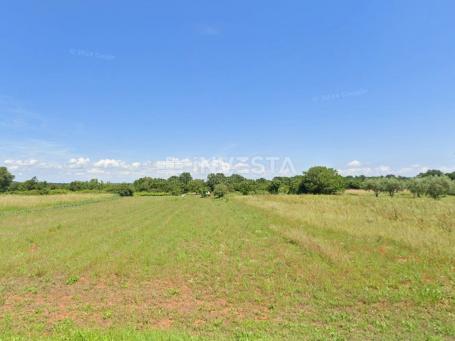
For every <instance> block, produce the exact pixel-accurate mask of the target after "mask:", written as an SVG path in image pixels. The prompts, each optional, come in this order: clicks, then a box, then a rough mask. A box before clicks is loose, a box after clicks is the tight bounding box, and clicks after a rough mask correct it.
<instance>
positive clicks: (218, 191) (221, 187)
mask: <svg viewBox="0 0 455 341" xmlns="http://www.w3.org/2000/svg"><path fill="white" fill-rule="evenodd" d="M228 191H229V189H228V187H227V186H226V185H225V184H217V185H215V187H214V189H213V196H214V197H215V198H222V197H224V196H225V195H226V194H227V193H228Z"/></svg>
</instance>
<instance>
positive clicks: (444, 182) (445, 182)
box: [425, 176, 453, 199]
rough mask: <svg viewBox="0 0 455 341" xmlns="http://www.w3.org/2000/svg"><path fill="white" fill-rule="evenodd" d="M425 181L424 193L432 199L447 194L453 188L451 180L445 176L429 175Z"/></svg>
mask: <svg viewBox="0 0 455 341" xmlns="http://www.w3.org/2000/svg"><path fill="white" fill-rule="evenodd" d="M425 182H426V194H427V195H428V196H430V197H432V198H433V199H439V198H440V197H442V196H445V195H447V194H449V193H450V192H451V190H452V188H453V181H452V180H450V178H449V177H447V176H429V177H427V178H426V179H425Z"/></svg>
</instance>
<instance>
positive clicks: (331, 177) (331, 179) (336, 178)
mask: <svg viewBox="0 0 455 341" xmlns="http://www.w3.org/2000/svg"><path fill="white" fill-rule="evenodd" d="M344 188H345V187H344V180H343V177H342V176H341V175H339V174H338V172H337V171H336V170H335V169H333V168H327V167H322V166H318V167H312V168H310V169H309V170H308V171H306V172H304V173H303V179H302V182H301V184H300V188H299V193H312V194H335V193H337V192H340V191H343V190H344Z"/></svg>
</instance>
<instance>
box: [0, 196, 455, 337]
mask: <svg viewBox="0 0 455 341" xmlns="http://www.w3.org/2000/svg"><path fill="white" fill-rule="evenodd" d="M0 259H1V262H0V340H3V339H10V338H18V339H20V338H23V339H27V338H30V337H33V338H43V339H47V338H67V339H81V340H83V339H96V340H99V339H182V340H186V339H210V340H212V339H239V340H250V339H291V340H294V339H320V340H325V339H340V340H342V339H358V340H365V339H392V338H393V339H413V340H428V339H430V340H432V339H433V340H439V339H441V340H445V339H447V340H448V339H453V338H455V323H454V321H455V287H454V285H455V262H454V260H455V198H454V197H448V198H444V199H442V200H439V201H435V200H430V199H425V198H422V199H413V198H409V197H407V196H403V197H397V198H388V197H380V198H374V197H373V196H372V195H349V194H345V195H341V196H310V195H308V196H245V197H242V196H233V197H229V198H228V199H223V200H213V199H202V198H199V197H195V196H186V197H132V198H119V197H114V196H110V195H89V194H84V195H63V196H49V197H45V196H43V197H41V196H36V197H25V196H0Z"/></svg>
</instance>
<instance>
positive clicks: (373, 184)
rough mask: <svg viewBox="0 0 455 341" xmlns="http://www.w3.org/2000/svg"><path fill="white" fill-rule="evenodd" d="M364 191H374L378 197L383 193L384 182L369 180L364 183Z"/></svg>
mask: <svg viewBox="0 0 455 341" xmlns="http://www.w3.org/2000/svg"><path fill="white" fill-rule="evenodd" d="M363 189H365V190H367V191H372V192H373V193H374V195H375V196H376V197H378V196H379V194H380V193H381V192H382V191H383V187H382V181H381V179H378V178H369V179H367V180H365V182H364V183H363Z"/></svg>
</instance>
